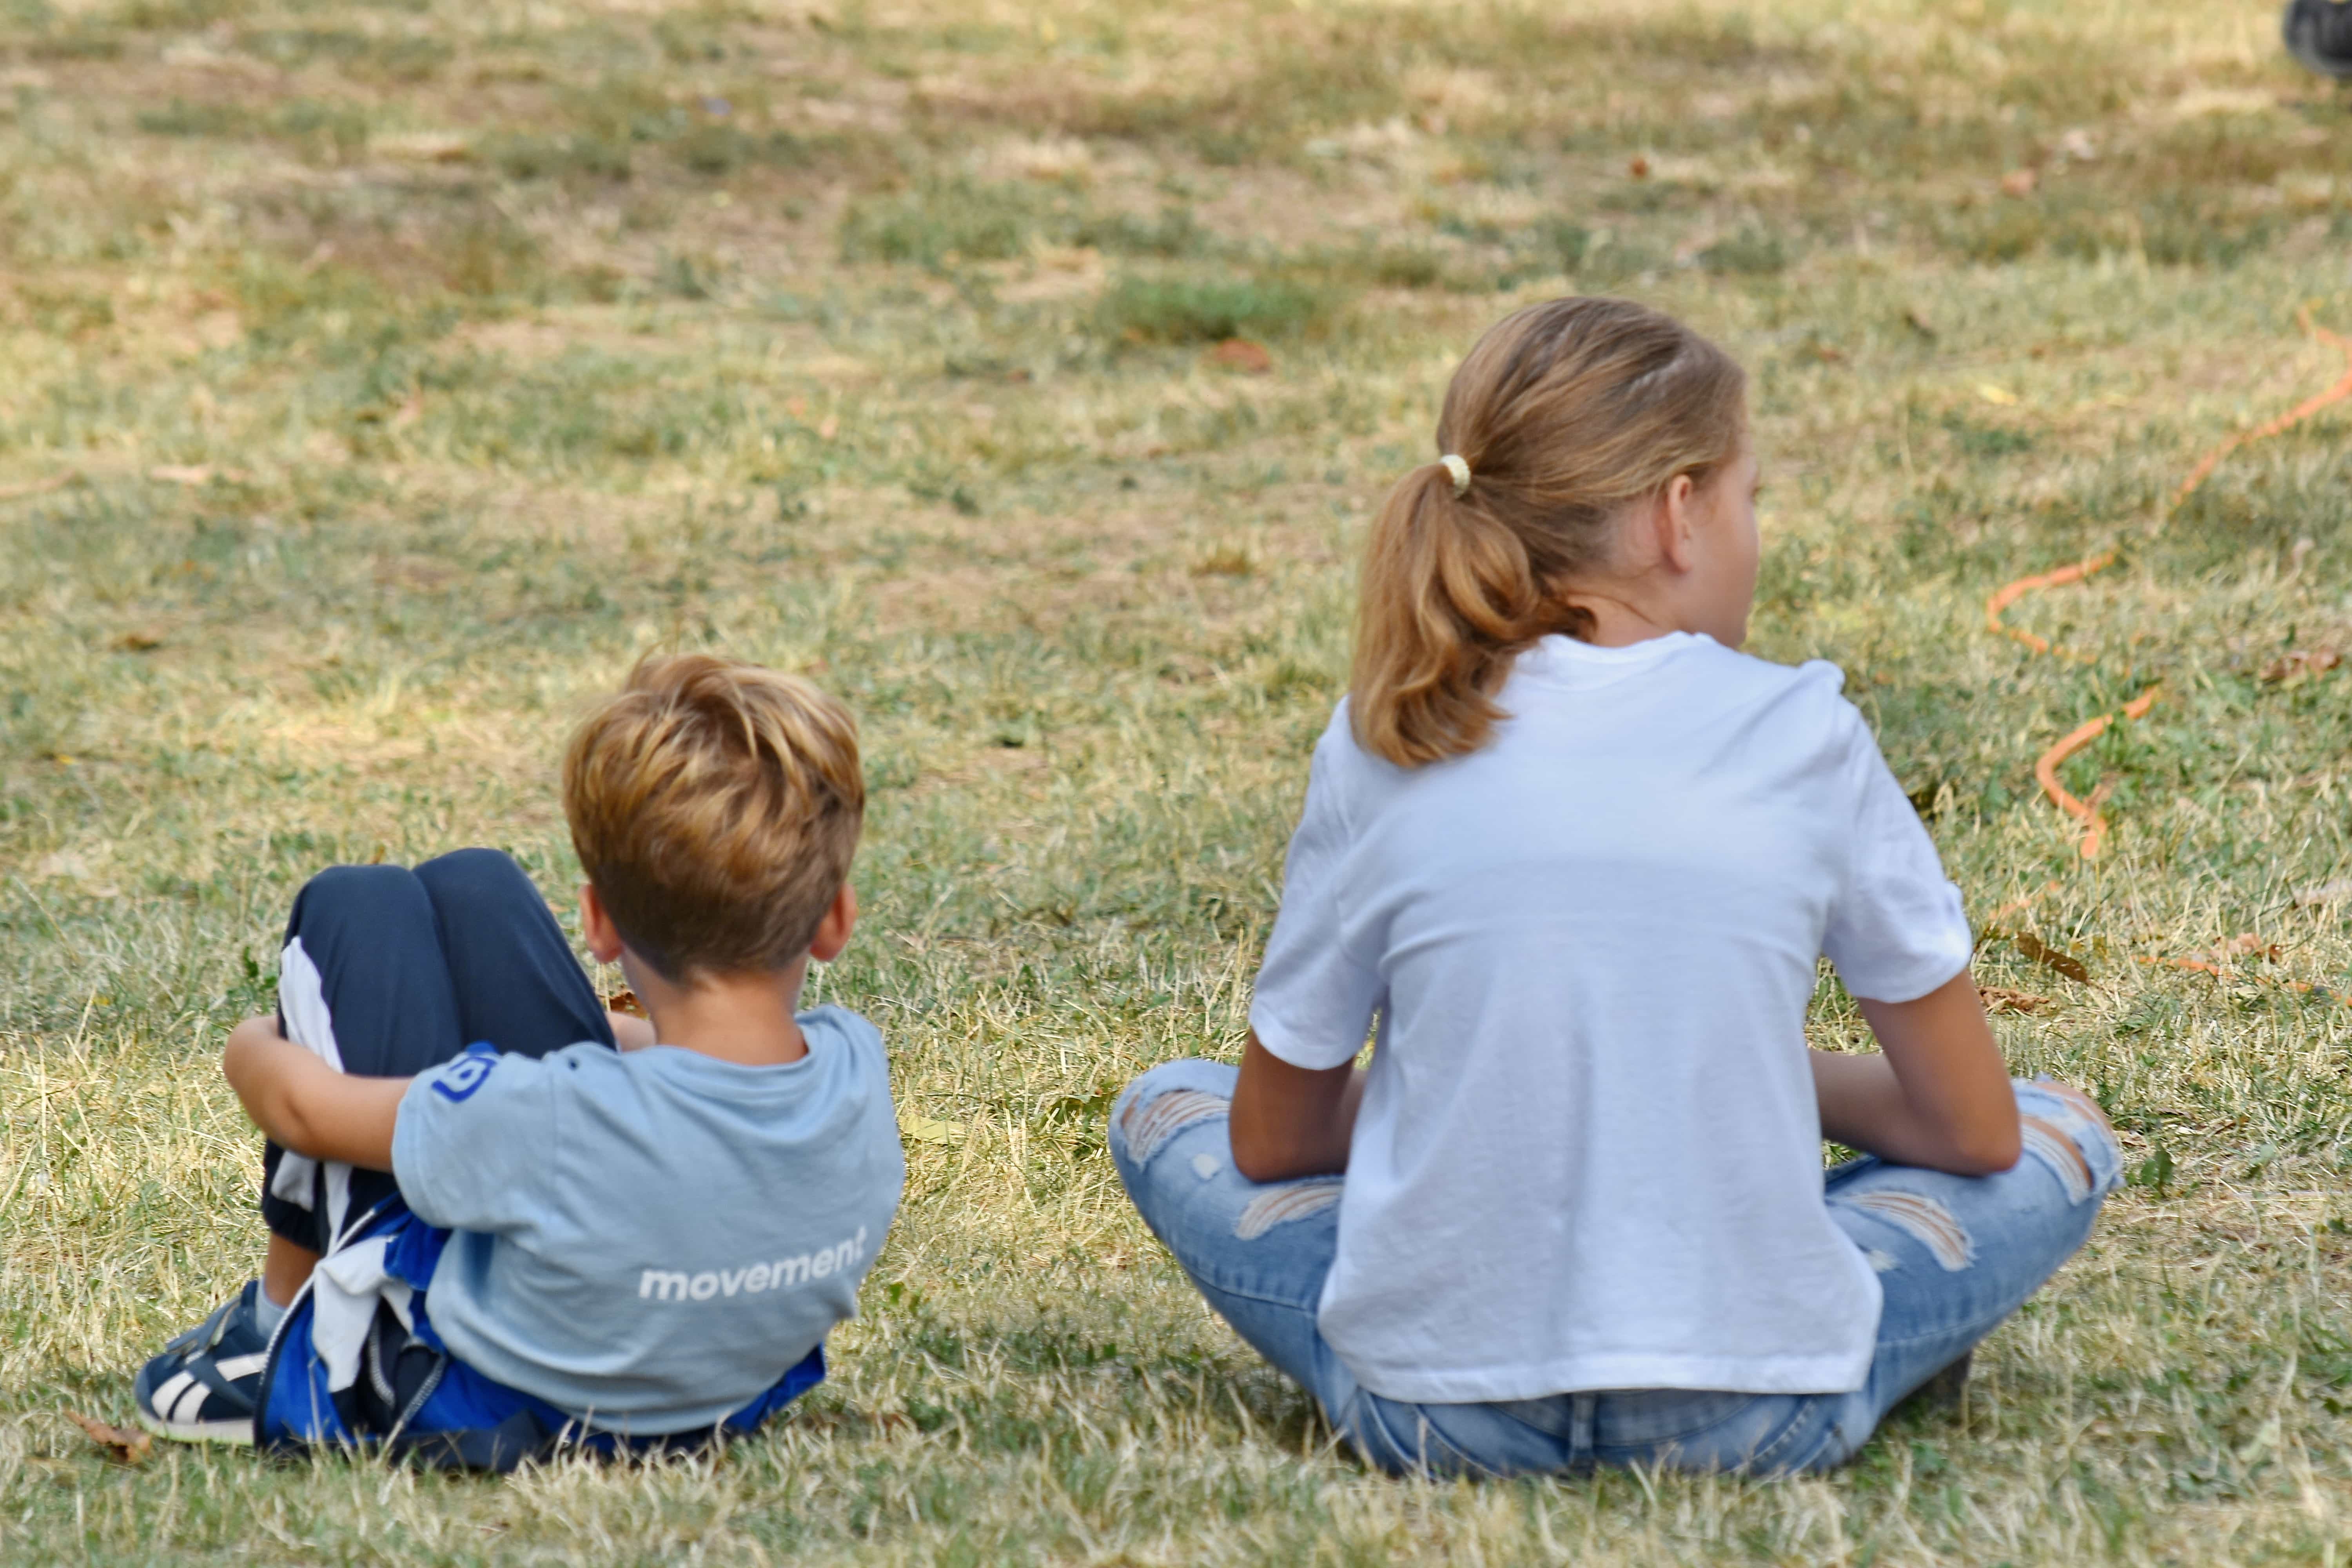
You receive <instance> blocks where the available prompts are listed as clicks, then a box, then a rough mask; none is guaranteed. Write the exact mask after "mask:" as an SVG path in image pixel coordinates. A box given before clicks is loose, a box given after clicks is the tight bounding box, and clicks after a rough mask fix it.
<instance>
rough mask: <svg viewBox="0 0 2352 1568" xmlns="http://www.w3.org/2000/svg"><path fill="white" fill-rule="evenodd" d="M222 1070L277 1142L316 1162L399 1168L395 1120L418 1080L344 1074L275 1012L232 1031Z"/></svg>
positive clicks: (256, 1120)
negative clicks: (293, 1035) (297, 1040)
mask: <svg viewBox="0 0 2352 1568" xmlns="http://www.w3.org/2000/svg"><path fill="white" fill-rule="evenodd" d="M221 1071H222V1073H223V1074H224V1075H225V1076H226V1078H227V1079H228V1086H229V1087H230V1088H231V1089H235V1090H236V1097H237V1099H239V1100H243V1101H244V1102H245V1112H246V1114H247V1116H250V1117H252V1118H253V1121H254V1125H255V1126H257V1127H258V1128H260V1129H261V1131H263V1132H264V1133H266V1134H267V1135H268V1138H269V1140H270V1141H271V1142H274V1143H277V1144H279V1145H280V1146H282V1147H284V1148H288V1149H291V1150H293V1151H294V1152H296V1153H298V1154H308V1155H309V1156H310V1158H312V1159H313V1160H340V1161H341V1162H342V1163H345V1164H347V1165H359V1166H362V1167H364V1168H365V1169H367V1170H371V1171H389V1170H391V1169H392V1130H393V1125H394V1122H395V1121H398V1119H399V1115H400V1098H401V1096H402V1095H404V1094H405V1093H406V1092H407V1091H408V1085H409V1083H410V1081H411V1080H409V1079H404V1078H360V1077H356V1076H354V1075H352V1074H351V1073H341V1072H337V1071H336V1070H335V1069H334V1068H331V1067H329V1066H328V1065H327V1064H326V1063H325V1062H323V1061H320V1059H319V1058H317V1057H315V1056H313V1055H311V1054H310V1050H309V1049H308V1048H307V1047H302V1046H298V1045H296V1044H294V1043H293V1042H292V1041H291V1040H289V1039H286V1038H284V1037H281V1036H280V1035H279V1034H278V1020H277V1019H275V1018H269V1017H260V1018H247V1020H246V1021H245V1022H244V1023H242V1024H239V1025H238V1026H236V1028H234V1029H232V1030H230V1031H229V1037H228V1045H227V1046H226V1047H225V1048H224V1049H223V1050H222V1051H221Z"/></svg>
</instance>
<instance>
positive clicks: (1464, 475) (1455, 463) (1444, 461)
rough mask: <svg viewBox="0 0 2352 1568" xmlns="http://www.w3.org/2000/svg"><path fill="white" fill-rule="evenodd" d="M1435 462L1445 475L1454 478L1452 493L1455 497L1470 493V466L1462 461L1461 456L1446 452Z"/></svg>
mask: <svg viewBox="0 0 2352 1568" xmlns="http://www.w3.org/2000/svg"><path fill="white" fill-rule="evenodd" d="M1437 460H1438V462H1439V463H1440V464H1441V465H1442V466H1443V467H1444V469H1445V471H1446V472H1447V473H1449V474H1452V475H1453V476H1454V494H1455V495H1457V496H1466V495H1468V494H1469V493H1470V465H1469V464H1468V463H1466V462H1464V461H1463V460H1462V454H1461V453H1459V452H1448V453H1446V454H1445V456H1444V457H1442V458H1438V459H1437Z"/></svg>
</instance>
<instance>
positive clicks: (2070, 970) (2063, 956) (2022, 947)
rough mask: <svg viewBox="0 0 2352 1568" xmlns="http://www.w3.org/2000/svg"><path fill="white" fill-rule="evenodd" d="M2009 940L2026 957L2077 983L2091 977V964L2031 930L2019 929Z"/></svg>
mask: <svg viewBox="0 0 2352 1568" xmlns="http://www.w3.org/2000/svg"><path fill="white" fill-rule="evenodd" d="M2009 940H2010V941H2011V942H2015V943H2016V944H2017V951H2018V952H2021V953H2023V954H2025V956H2026V957H2028V958H2030V959H2032V960H2033V962H2034V963H2038V964H2040V965H2042V968H2044V969H2054V970H2056V971H2057V972H2058V973H2061V974H2063V975H2064V976H2065V977H2066V978H2067V979H2069V980H2072V981H2074V982H2076V983H2077V984H2080V983H2083V982H2085V981H2088V980H2089V979H2090V978H2091V966H2090V965H2089V964H2087V963H2084V962H2083V961H2082V960H2081V959H2079V958H2076V957H2075V956H2074V954H2073V953H2071V952H2067V951H2066V950H2065V949H2063V948H2057V947H2053V946H2051V945H2050V944H2049V943H2048V942H2043V941H2042V939H2041V938H2040V937H2038V936H2035V935H2033V934H2032V932H2031V931H2019V932H2018V933H2017V934H2016V935H2015V936H2012V937H2011V938H2010V939H2009Z"/></svg>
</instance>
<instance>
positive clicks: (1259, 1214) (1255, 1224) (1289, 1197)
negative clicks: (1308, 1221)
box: [1234, 1176, 1348, 1241]
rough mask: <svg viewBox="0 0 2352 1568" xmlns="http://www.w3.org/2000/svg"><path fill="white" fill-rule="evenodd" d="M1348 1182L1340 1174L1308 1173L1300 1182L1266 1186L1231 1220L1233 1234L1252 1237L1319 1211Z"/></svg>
mask: <svg viewBox="0 0 2352 1568" xmlns="http://www.w3.org/2000/svg"><path fill="white" fill-rule="evenodd" d="M1347 1185H1348V1184H1347V1182H1346V1180H1345V1179H1343V1178H1341V1177H1339V1176H1309V1177H1308V1178H1307V1180H1305V1181H1303V1182H1285V1183H1284V1184H1282V1185H1280V1186H1278V1187H1268V1188H1267V1189H1266V1190H1265V1192H1262V1193H1260V1194H1258V1195H1257V1196H1255V1197H1254V1198H1252V1199H1250V1201H1249V1206H1248V1207H1246V1208H1244V1209H1243V1210H1242V1215H1241V1218H1239V1219H1237V1220H1235V1221H1234V1235H1235V1236H1236V1237H1240V1238H1241V1239H1242V1240H1244V1241H1255V1240H1256V1239H1257V1238H1258V1237H1261V1236H1264V1235H1265V1233H1266V1232H1267V1231H1269V1230H1272V1229H1273V1228H1274V1227H1275V1226H1278V1225H1287V1224H1288V1223H1289V1222H1290V1221H1292V1220H1295V1219H1305V1218H1306V1217H1307V1215H1316V1214H1321V1213H1322V1212H1323V1211H1324V1210H1325V1209H1328V1208H1329V1207H1330V1206H1331V1205H1333V1204H1336V1203H1338V1202H1339V1194H1341V1193H1342V1192H1343V1191H1345V1190H1346V1189H1347Z"/></svg>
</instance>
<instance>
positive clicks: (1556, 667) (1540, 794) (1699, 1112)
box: [1250, 633, 1970, 1404]
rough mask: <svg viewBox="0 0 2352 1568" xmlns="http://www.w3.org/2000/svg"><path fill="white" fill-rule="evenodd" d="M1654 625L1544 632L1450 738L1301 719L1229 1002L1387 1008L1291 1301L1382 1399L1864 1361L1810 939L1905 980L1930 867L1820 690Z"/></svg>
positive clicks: (1316, 1048)
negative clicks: (1388, 745) (1250, 955)
mask: <svg viewBox="0 0 2352 1568" xmlns="http://www.w3.org/2000/svg"><path fill="white" fill-rule="evenodd" d="M1843 680H1844V677H1843V675H1842V674H1840V672H1839V671H1838V669H1837V668H1836V667H1834V666H1832V665H1829V664H1824V663H1818V662H1817V663H1811V664H1806V665H1803V666H1801V667H1800V668H1794V669H1791V668H1787V667H1786V666H1783V665H1776V664H1768V663H1766V662H1764V661H1763V660H1761V659H1756V658H1748V657H1746V656H1745V655H1742V654H1738V653H1733V652H1730V651H1728V650H1727V649H1726V648H1724V647H1721V646H1720V645H1718V644H1717V643H1716V642H1714V641H1713V640H1711V639H1710V638H1707V637H1703V636H1697V635H1693V634H1689V633H1675V634H1674V635H1672V636H1668V637H1658V638H1655V639H1654V640H1652V641H1649V642H1643V643H1639V644H1636V645H1634V646H1633V647H1622V648H1603V647H1591V646H1589V645H1587V644H1583V643H1578V642H1573V641H1570V640H1569V639H1568V638H1566V637H1547V638H1546V639H1544V641H1543V642H1541V643H1540V644H1538V646H1537V647H1533V648H1530V649H1529V650H1528V652H1526V653H1524V654H1522V655H1521V656H1520V657H1519V659H1518V662H1517V667H1516V668H1514V670H1513V672H1512V674H1511V677H1510V679H1509V681H1508V682H1507V684H1506V686H1505V687H1504V689H1503V690H1502V692H1501V694H1500V701H1501V704H1502V707H1503V709H1504V710H1505V711H1506V712H1507V714H1509V715H1510V717H1508V718H1507V719H1506V720H1505V721H1503V722H1502V723H1501V724H1499V725H1498V726H1497V727H1496V732H1495V735H1494V737H1493V739H1491V740H1490V741H1489V742H1487V744H1486V746H1484V747H1482V748H1481V749H1480V750H1478V751H1476V752H1472V753H1470V754H1469V755H1467V756H1464V757H1455V758H1450V759H1448V760H1446V761H1444V762H1442V763H1432V764H1429V765H1427V766H1423V767H1419V768H1411V769H1407V768H1399V767H1397V766H1395V765H1393V764H1392V763H1388V762H1385V761H1383V760H1381V758H1379V757H1377V756H1374V755H1373V754H1372V753H1370V752H1366V751H1364V750H1363V749H1362V748H1361V747H1360V746H1358V745H1357V744H1356V742H1355V739H1354V737H1353V736H1352V734H1351V733H1350V732H1349V727H1348V710H1347V704H1346V703H1345V702H1342V703H1341V704H1340V705H1339V712H1338V713H1337V714H1335V715H1334V716H1333V718H1332V721H1331V725H1330V728H1329V730H1328V731H1326V732H1325V734H1324V736H1323V739H1322V741H1321V742H1320V743H1319V744H1318V746H1317V747H1316V749H1315V763H1314V769H1313V773H1312V775H1311V778H1310V781H1309V783H1308V784H1307V807H1306V811H1305V814H1304V816H1303V817H1302V819H1301V820H1300V822H1299V825H1298V831H1297V835H1296V836H1295V837H1293V838H1292V839H1291V843H1290V858H1289V862H1288V867H1287V868H1286V872H1285V881H1284V886H1283V892H1282V910H1281V913H1280V915H1279V916H1278V917H1277V918H1276V921H1275V927H1274V933H1273V936H1272V938H1271V939H1270V941H1269V942H1267V945H1266V952H1265V966H1264V968H1263V969H1262V971H1261V972H1260V973H1259V975H1258V982H1257V994H1256V997H1255V1001H1254V1002H1253V1004H1252V1005H1251V1008H1250V1023H1251V1026H1253V1027H1254V1028H1255V1030H1256V1032H1257V1037H1258V1039H1259V1041H1260V1043H1262V1044H1263V1045H1264V1046H1265V1048H1266V1049H1267V1050H1269V1051H1271V1052H1273V1053H1274V1054H1275V1055H1276V1056H1277V1057H1279V1058H1282V1059H1283V1060H1284V1061H1286V1062H1289V1063H1291V1064H1293V1065H1294V1066H1297V1067H1302V1068H1334V1067H1338V1066H1339V1065H1340V1064H1342V1063H1344V1062H1346V1061H1348V1060H1349V1059H1350V1058H1353V1057H1354V1056H1355V1055H1356V1054H1357V1052H1358V1051H1359V1050H1360V1049H1361V1048H1362V1047H1363V1045H1364V1042H1365V1037H1366V1035H1367V1033H1368V1031H1369V1030H1370V1026H1371V1024H1372V1020H1373V1018H1374V1017H1375V1016H1378V1017H1379V1019H1380V1034H1379V1038H1378V1041H1377V1042H1376V1045H1375V1048H1374V1050H1373V1055H1372V1062H1371V1068H1370V1079H1369V1081H1368V1082H1367V1084H1366V1085H1365V1090H1364V1100H1363V1108H1362V1110H1361V1113H1360V1115H1359V1116H1358V1118H1357V1121H1356V1131H1355V1139H1354V1142H1353V1143H1352V1144H1351V1145H1350V1146H1349V1160H1348V1181H1347V1192H1346V1195H1345V1196H1344V1197H1343V1198H1342V1200H1341V1202H1340V1207H1339V1253H1338V1257H1337V1258H1336V1259H1335V1260H1334V1262H1333V1264H1332V1268H1331V1273H1330V1277H1329V1279H1328V1280H1327V1281H1326V1282H1325V1285H1324V1289H1323V1300H1322V1306H1321V1311H1320V1317H1319V1322H1320V1324H1321V1328H1322V1331H1323V1334H1324V1337H1325V1338H1326V1340H1328V1342H1329V1343H1330V1345H1331V1347H1332V1349H1333V1350H1335V1351H1336V1352H1338V1353H1339V1359H1340V1360H1341V1361H1342V1362H1343V1363H1345V1364H1346V1365H1347V1367H1348V1369H1349V1371H1350V1372H1352V1373H1354V1374H1355V1375H1356V1377H1357V1379H1358V1380H1359V1381H1360V1383H1362V1384H1363V1385H1364V1386H1365V1387H1367V1388H1369V1389H1370V1390H1372V1391H1373V1392H1374V1393H1376V1394H1385V1395H1387V1396H1389V1397H1390V1398H1392V1399H1402V1400H1412V1401H1420V1402H1428V1403H1448V1404H1451V1403H1468V1402H1474V1401H1481V1400H1503V1399H1530V1398H1537V1397H1539V1396H1542V1395H1545V1394H1564V1393H1570V1392H1574V1391H1577V1390H1581V1389H1604V1388H1696V1389H1719V1390H1725V1391H1734V1392H1751V1393H1773V1394H1806V1393H1837V1392H1843V1391H1845V1390H1849V1389H1853V1388H1858V1387H1860V1386H1861V1385H1862V1383H1863V1380H1864V1374H1865V1373H1867V1371H1868V1369H1869V1366H1870V1360H1871V1352H1872V1346H1873V1341H1874V1337H1875V1334H1876V1331H1877V1325H1878V1310H1879V1289H1878V1281H1877V1278H1876V1277H1875V1276H1874V1274H1873V1273H1872V1272H1871V1269H1870V1267H1869V1265H1868V1264H1867V1263H1866V1262H1865V1261H1864V1258H1863V1257H1862V1255H1861V1253H1860V1252H1859V1251H1858V1250H1856V1248H1855V1247H1853V1244H1852V1243H1851V1242H1849V1241H1848V1240H1847V1239H1846V1238H1845V1237H1844V1235H1843V1233H1842V1232H1841V1231H1839V1230H1838V1228H1837V1227H1836V1226H1834V1225H1833V1224H1832V1222H1831V1220H1830V1218H1829V1215H1828V1213H1827V1211H1826V1209H1825V1208H1824V1206H1823V1204H1822V1145H1821V1113H1820V1109H1819V1107H1818V1105H1817V1104H1816V1103H1815V1100H1814V1097H1813V1084H1812V1077H1811V1069H1810V1068H1809V1066H1808V1063H1807V1060H1806V1055H1805V1037H1804V1021H1805V1011H1806V1007H1807V1005H1809V1003H1810V1002H1811V998H1812V994H1813V985H1814V977H1815V961H1816V960H1817V958H1818V957H1819V956H1820V955H1822V954H1824V953H1826V954H1827V955H1828V956H1829V958H1830V960H1831V962H1832V963H1834V964H1835V965H1836V967H1837V970H1838V973H1839V975H1840V976H1841V978H1843V981H1844V983H1845V984H1846V987H1847V989H1848V990H1850V991H1852V992H1853V993H1854V994H1857V995H1861V996H1868V997H1873V998H1875V999H1878V1000H1882V1001H1888V1002H1905V1001H1910V1000H1912V999H1914V998H1916V997H1918V996H1922V995H1925V994H1927V993H1928V992H1930V991H1932V990H1934V989H1935V988H1936V987H1937V986H1938V985H1941V984H1944V983H1945V982H1946V981H1948V980H1949V979H1951V978H1952V977H1953V976H1954V975H1955V974H1958V973H1960V971H1961V970H1962V969H1963V968H1965V967H1966V965H1967V963H1968V961H1969V946H1970V943H1969V927H1968V922H1967V920H1966V918H1965V917H1964V916H1963V915H1962V913H1961V909H1960V896H1959V891H1958V889H1956V888H1954V887H1953V886H1952V884H1951V883H1950V882H1949V881H1948V880H1947V879H1945V876H1944V873H1943V868H1942V867H1941V865H1940V864H1939V863H1938V861H1937V857H1936V847H1935V845H1934V844H1933V843H1932V842H1931V841H1930V840H1929V839H1928V837H1927V831H1926V829H1925V828H1924V827H1922V826H1921V825H1920V822H1919V818H1918V816H1917V814H1916V812H1914V811H1913V810H1912V808H1911V805H1910V803H1909V802H1908V801H1907V800H1906V799H1905V798H1904V795H1903V792H1902V790H1901V788H1900V787H1899V786H1897V784H1895V778H1894V775H1893V774H1892V773H1889V772H1888V771H1887V767H1886V763H1885V760H1884V759H1883V758H1882V757H1881V756H1880V755H1879V752H1878V745H1877V742H1875V741H1874V739H1873V738H1872V736H1871V733H1870V730H1869V728H1868V726H1867V725H1865V724H1864V721H1863V719H1862V715H1861V714H1859V713H1858V712H1856V711H1855V710H1854V709H1853V704H1851V703H1849V702H1847V701H1846V700H1844V699H1843V697H1841V696H1840V695H1839V694H1838V692H1839V688H1840V687H1841V686H1842V685H1843Z"/></svg>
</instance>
